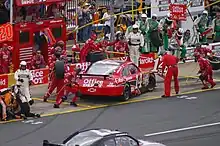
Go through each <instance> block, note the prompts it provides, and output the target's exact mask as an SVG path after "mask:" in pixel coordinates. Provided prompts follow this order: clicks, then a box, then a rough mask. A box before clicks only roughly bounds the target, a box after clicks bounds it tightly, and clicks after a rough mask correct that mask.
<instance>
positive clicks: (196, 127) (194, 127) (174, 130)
mask: <svg viewBox="0 0 220 146" xmlns="http://www.w3.org/2000/svg"><path fill="white" fill-rule="evenodd" d="M216 125H220V122H217V123H210V124H204V125H198V126H192V127H186V128H180V129H173V130H168V131H162V132H157V133H150V134H146V135H144V136H145V137H150V136H157V135H163V134H170V133H175V132H182V131H187V130H193V129H199V128H206V127H211V126H216Z"/></svg>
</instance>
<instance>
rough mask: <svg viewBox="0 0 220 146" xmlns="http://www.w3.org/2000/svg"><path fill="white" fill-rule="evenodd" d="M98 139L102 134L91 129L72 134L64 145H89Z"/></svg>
mask: <svg viewBox="0 0 220 146" xmlns="http://www.w3.org/2000/svg"><path fill="white" fill-rule="evenodd" d="M100 139H102V136H100V135H98V134H96V133H94V132H91V131H86V132H81V133H79V134H77V135H76V136H74V137H73V138H72V139H71V140H69V141H68V142H67V143H66V144H65V146H76V145H79V146H91V145H92V144H93V143H94V142H96V141H98V140H100Z"/></svg>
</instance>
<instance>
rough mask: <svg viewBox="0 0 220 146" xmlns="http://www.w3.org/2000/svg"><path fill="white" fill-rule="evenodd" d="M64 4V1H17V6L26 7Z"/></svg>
mask: <svg viewBox="0 0 220 146" xmlns="http://www.w3.org/2000/svg"><path fill="white" fill-rule="evenodd" d="M58 2H64V0H16V4H17V6H25V5H39V4H42V3H44V4H52V3H58Z"/></svg>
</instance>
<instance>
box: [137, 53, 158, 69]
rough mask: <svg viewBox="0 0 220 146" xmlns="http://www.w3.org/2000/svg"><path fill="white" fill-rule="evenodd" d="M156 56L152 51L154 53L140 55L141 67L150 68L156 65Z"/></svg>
mask: <svg viewBox="0 0 220 146" xmlns="http://www.w3.org/2000/svg"><path fill="white" fill-rule="evenodd" d="M154 58H155V55H154V54H153V53H152V54H142V55H141V56H140V59H139V61H140V65H139V67H140V68H149V67H153V66H154Z"/></svg>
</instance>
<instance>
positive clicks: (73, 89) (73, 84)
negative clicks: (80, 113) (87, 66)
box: [63, 68, 81, 107]
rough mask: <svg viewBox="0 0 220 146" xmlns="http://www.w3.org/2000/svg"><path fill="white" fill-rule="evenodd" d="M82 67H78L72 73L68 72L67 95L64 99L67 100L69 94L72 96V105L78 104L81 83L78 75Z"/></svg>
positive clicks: (66, 81)
mask: <svg viewBox="0 0 220 146" xmlns="http://www.w3.org/2000/svg"><path fill="white" fill-rule="evenodd" d="M80 71H81V69H79V68H77V69H76V70H75V71H74V72H72V73H70V72H69V73H67V74H66V79H65V83H66V87H65V95H64V96H63V101H65V100H67V98H68V96H72V101H71V102H70V105H72V106H75V107H76V106H78V105H77V104H76V101H77V99H78V96H79V84H78V83H77V81H76V79H77V75H78V74H79V72H80Z"/></svg>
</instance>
